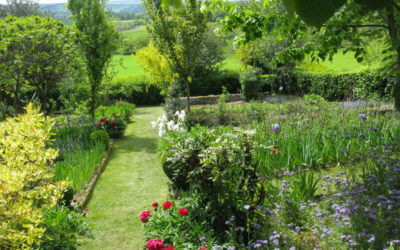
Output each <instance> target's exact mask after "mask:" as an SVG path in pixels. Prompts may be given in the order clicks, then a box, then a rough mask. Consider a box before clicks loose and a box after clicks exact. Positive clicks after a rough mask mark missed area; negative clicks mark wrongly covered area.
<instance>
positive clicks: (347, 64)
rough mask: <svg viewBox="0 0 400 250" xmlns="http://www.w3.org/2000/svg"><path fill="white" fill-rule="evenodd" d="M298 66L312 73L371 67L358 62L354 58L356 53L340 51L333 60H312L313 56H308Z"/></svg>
mask: <svg viewBox="0 0 400 250" xmlns="http://www.w3.org/2000/svg"><path fill="white" fill-rule="evenodd" d="M298 68H299V69H303V70H305V71H309V72H312V73H357V72H360V71H363V70H366V69H368V68H369V67H368V66H366V65H364V64H362V63H358V62H357V60H356V59H355V58H354V53H351V52H349V53H347V54H345V55H343V53H342V52H339V53H337V54H336V55H335V56H333V60H332V61H329V60H325V61H320V62H316V61H314V62H312V61H311V57H308V58H307V59H306V60H305V62H304V63H303V64H301V65H299V66H298Z"/></svg>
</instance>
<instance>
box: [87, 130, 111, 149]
mask: <svg viewBox="0 0 400 250" xmlns="http://www.w3.org/2000/svg"><path fill="white" fill-rule="evenodd" d="M90 140H91V141H92V143H93V144H94V145H95V144H97V143H100V144H103V145H104V147H105V148H108V145H109V144H110V136H109V135H108V133H107V132H106V131H104V130H96V131H93V132H92V133H91V134H90Z"/></svg>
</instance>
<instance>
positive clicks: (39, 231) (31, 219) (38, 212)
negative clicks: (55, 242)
mask: <svg viewBox="0 0 400 250" xmlns="http://www.w3.org/2000/svg"><path fill="white" fill-rule="evenodd" d="M51 129H52V122H51V121H50V120H47V119H46V118H45V117H44V116H43V115H42V114H39V112H38V110H37V109H35V108H33V106H32V105H28V107H27V109H26V114H24V115H20V116H18V117H15V118H9V119H7V120H6V121H5V122H2V123H0V190H1V192H0V246H1V248H5V249H7V248H9V249H27V248H30V247H31V246H32V245H33V244H39V245H40V241H41V237H42V236H43V234H44V232H45V228H44V227H43V226H41V224H42V223H43V218H44V215H45V213H46V211H48V210H50V209H52V208H53V207H55V206H56V205H57V203H58V201H59V200H60V199H61V198H62V197H63V193H64V191H65V190H66V187H67V183H66V182H55V181H54V180H53V178H54V174H53V169H52V166H53V161H54V159H55V158H56V157H57V150H55V149H52V148H48V147H47V145H48V142H49V139H50V135H51Z"/></svg>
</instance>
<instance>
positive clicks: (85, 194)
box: [74, 142, 114, 207]
mask: <svg viewBox="0 0 400 250" xmlns="http://www.w3.org/2000/svg"><path fill="white" fill-rule="evenodd" d="M113 151H114V144H113V143H112V142H110V144H109V145H108V149H107V151H106V152H105V154H104V156H103V158H102V159H101V161H100V163H99V164H98V166H97V167H96V169H95V171H94V172H93V175H92V178H91V179H90V181H88V183H86V185H85V187H84V189H83V190H81V191H80V192H79V193H77V194H75V195H74V198H75V199H76V202H77V203H78V205H79V206H81V207H86V206H87V204H88V203H89V200H90V198H91V197H92V194H93V190H94V188H95V186H96V183H97V181H98V179H99V178H100V176H101V174H102V173H103V171H104V170H105V168H106V166H107V163H108V160H109V159H110V156H111V154H112V152H113Z"/></svg>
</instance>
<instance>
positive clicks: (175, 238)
mask: <svg viewBox="0 0 400 250" xmlns="http://www.w3.org/2000/svg"><path fill="white" fill-rule="evenodd" d="M167 202H168V201H167ZM170 203H171V204H173V206H171V207H170V208H169V209H166V210H164V209H157V207H154V206H152V207H153V211H152V215H151V217H149V218H148V220H147V221H146V222H144V223H143V225H144V228H145V232H146V233H145V235H146V239H147V242H146V247H147V249H164V250H168V249H200V248H201V247H203V246H204V247H205V246H209V249H213V248H212V247H213V246H217V243H216V241H215V239H214V238H213V236H212V234H210V230H209V228H208V226H207V225H206V224H205V223H204V222H198V221H197V220H196V218H195V217H197V216H199V214H201V213H203V212H202V211H201V210H202V208H201V204H200V203H199V202H198V201H195V200H193V199H192V198H190V199H186V198H183V199H182V200H175V201H173V202H170ZM153 204H154V203H153ZM164 204H165V203H164ZM143 212H146V211H143ZM143 212H142V213H143ZM142 213H141V214H142ZM221 245H222V244H221ZM225 246H227V244H225ZM230 246H232V245H230Z"/></svg>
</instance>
